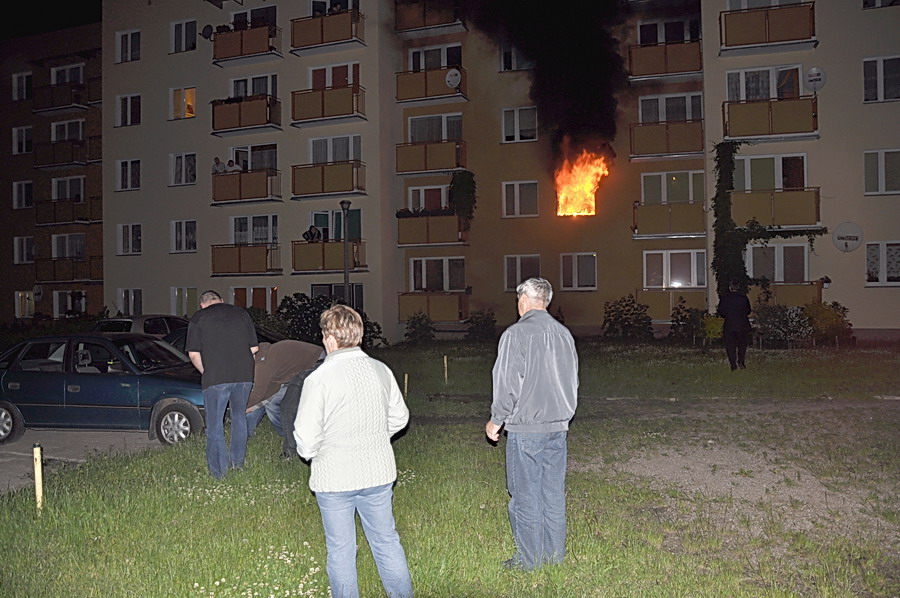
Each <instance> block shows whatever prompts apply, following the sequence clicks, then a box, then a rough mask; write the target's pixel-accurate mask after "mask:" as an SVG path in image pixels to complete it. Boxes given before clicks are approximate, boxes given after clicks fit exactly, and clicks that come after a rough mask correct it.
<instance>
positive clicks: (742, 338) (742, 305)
mask: <svg viewBox="0 0 900 598" xmlns="http://www.w3.org/2000/svg"><path fill="white" fill-rule="evenodd" d="M740 288H741V285H740V283H738V282H731V283H730V284H729V285H728V292H727V293H725V294H724V295H721V296H719V307H718V308H717V309H716V312H717V313H718V314H719V316H721V317H722V318H724V319H725V325H724V326H723V328H722V336H723V338H724V340H725V353H726V354H727V355H728V363H729V364H731V371H732V372H733V371H734V370H736V369H738V368H741V369H744V368H746V367H747V366H746V365H745V364H744V356H745V355H746V353H747V344H748V342H749V336H750V318H749V317H748V316H749V315H750V312H751V311H752V310H751V308H750V300H749V299H747V295H745V294H744V293H741V292H740Z"/></svg>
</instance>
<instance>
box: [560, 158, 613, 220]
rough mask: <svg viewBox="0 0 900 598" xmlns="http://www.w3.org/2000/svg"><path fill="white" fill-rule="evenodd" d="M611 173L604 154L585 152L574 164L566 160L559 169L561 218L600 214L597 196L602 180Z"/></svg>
mask: <svg viewBox="0 0 900 598" xmlns="http://www.w3.org/2000/svg"><path fill="white" fill-rule="evenodd" d="M608 174H609V167H608V166H607V165H606V160H604V159H603V156H601V155H600V154H594V153H591V152H589V151H588V150H586V149H584V150H581V155H580V156H578V157H577V158H576V159H575V161H574V162H571V161H570V160H569V159H568V158H566V159H565V160H564V161H563V163H562V164H561V165H560V167H559V168H558V169H557V170H556V176H555V179H556V198H557V208H556V214H557V215H558V216H593V215H594V214H596V213H597V210H596V205H595V203H596V202H595V199H596V198H595V194H596V193H597V188H598V187H599V186H600V179H602V178H603V177H605V176H606V175H608Z"/></svg>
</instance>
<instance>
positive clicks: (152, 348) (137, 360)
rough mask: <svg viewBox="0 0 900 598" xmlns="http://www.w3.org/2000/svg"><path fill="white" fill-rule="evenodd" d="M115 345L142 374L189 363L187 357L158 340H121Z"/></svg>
mask: <svg viewBox="0 0 900 598" xmlns="http://www.w3.org/2000/svg"><path fill="white" fill-rule="evenodd" d="M115 344H116V346H117V347H119V349H121V351H122V353H124V354H125V355H126V356H127V357H128V359H130V360H131V361H132V363H134V365H135V366H137V368H138V369H139V370H141V371H142V372H145V371H147V370H156V369H162V368H168V367H174V366H176V365H183V364H185V363H189V360H188V358H187V357H185V356H184V355H182V354H181V353H179V352H178V351H175V350H173V349H172V347H171V346H169V345H168V344H167V343H164V342H162V341H159V340H156V339H150V338H128V339H119V340H116V341H115Z"/></svg>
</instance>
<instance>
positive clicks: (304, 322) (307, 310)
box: [270, 293, 390, 349]
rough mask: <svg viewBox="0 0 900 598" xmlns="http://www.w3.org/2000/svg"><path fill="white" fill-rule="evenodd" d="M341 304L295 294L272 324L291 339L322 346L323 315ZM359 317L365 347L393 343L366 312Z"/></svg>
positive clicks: (282, 307) (285, 301) (330, 298)
mask: <svg viewBox="0 0 900 598" xmlns="http://www.w3.org/2000/svg"><path fill="white" fill-rule="evenodd" d="M337 303H344V302H343V301H341V300H340V299H337V298H335V297H325V296H319V297H310V296H308V295H306V294H304V293H294V294H293V295H289V296H287V297H285V298H284V299H282V300H281V305H279V306H278V310H277V311H276V312H275V318H274V320H270V323H271V324H272V326H271V327H272V328H274V329H275V330H277V331H279V332H281V333H282V334H284V335H286V336H289V337H290V338H295V339H298V340H301V341H306V342H308V343H314V344H317V345H321V344H322V330H321V329H320V328H319V318H320V317H321V316H322V312H323V311H325V310H326V309H328V308H329V307H331V306H332V305H335V304H337ZM359 315H360V316H361V317H362V321H363V340H362V347H363V348H364V349H371V348H372V347H379V346H384V347H386V346H388V345H389V344H390V343H388V341H387V339H386V338H384V334H382V330H381V325H380V324H378V323H377V322H372V321H370V320H369V317H368V316H367V315H366V312H360V313H359Z"/></svg>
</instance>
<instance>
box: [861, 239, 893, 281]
mask: <svg viewBox="0 0 900 598" xmlns="http://www.w3.org/2000/svg"><path fill="white" fill-rule="evenodd" d="M888 245H897V246H900V240H897V241H867V242H866V279H865V280H866V282H865V286H866V287H896V286H900V280H897V281H889V280H887V278H888V272H887V261H888V260H887V248H888ZM870 246H878V280H874V281H872V280H869V247H870Z"/></svg>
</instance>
